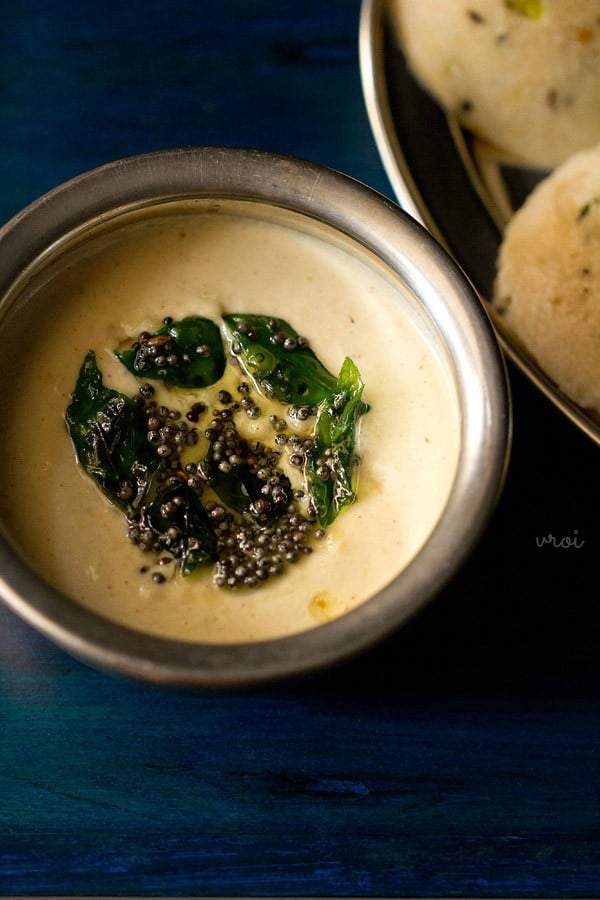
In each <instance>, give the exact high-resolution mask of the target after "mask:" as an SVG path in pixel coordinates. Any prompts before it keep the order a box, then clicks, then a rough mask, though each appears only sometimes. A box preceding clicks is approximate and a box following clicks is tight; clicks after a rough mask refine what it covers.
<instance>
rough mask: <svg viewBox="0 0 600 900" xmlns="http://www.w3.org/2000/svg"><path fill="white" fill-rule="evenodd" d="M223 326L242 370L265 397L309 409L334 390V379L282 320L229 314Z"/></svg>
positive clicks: (224, 319) (290, 327)
mask: <svg viewBox="0 0 600 900" xmlns="http://www.w3.org/2000/svg"><path fill="white" fill-rule="evenodd" d="M223 322H224V328H225V335H226V337H227V339H228V341H229V345H230V348H231V349H232V352H233V353H234V354H235V356H236V357H237V359H238V361H239V364H240V366H241V368H242V370H243V371H244V372H245V374H246V375H247V376H248V377H249V378H250V379H251V380H252V381H253V383H254V385H255V387H256V388H257V390H259V391H260V392H261V393H263V394H264V395H266V396H267V397H274V398H275V399H276V400H280V401H281V402H282V403H291V404H298V405H304V406H309V405H310V406H312V405H317V404H319V403H320V402H321V401H322V400H324V399H325V398H326V397H328V396H330V395H331V394H332V392H333V391H334V390H335V387H336V379H335V378H334V376H333V375H332V374H331V373H330V372H328V371H327V369H326V368H325V367H324V366H323V365H322V363H321V362H320V361H319V359H318V358H317V356H316V355H315V354H314V353H313V351H312V350H311V349H310V348H309V347H308V346H307V345H306V343H305V342H304V341H303V340H302V338H300V336H299V335H298V333H297V332H296V331H295V330H294V329H293V328H292V326H291V325H289V324H288V323H287V322H286V321H285V320H284V319H272V318H271V317H269V316H258V315H249V314H239V313H232V314H231V315H226V316H224V317H223Z"/></svg>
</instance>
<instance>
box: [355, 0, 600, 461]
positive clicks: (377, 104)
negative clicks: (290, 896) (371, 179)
mask: <svg viewBox="0 0 600 900" xmlns="http://www.w3.org/2000/svg"><path fill="white" fill-rule="evenodd" d="M388 19H389V0H362V2H361V8H360V18H359V68H360V78H361V85H362V92H363V99H364V102H365V106H366V110H367V116H368V119H369V123H370V126H371V131H372V133H373V137H374V139H375V145H376V147H377V150H378V153H379V156H380V159H381V162H382V164H383V167H384V170H385V173H386V175H387V177H388V180H389V182H390V184H391V187H392V190H393V192H394V194H395V196H396V199H397V201H398V203H399V204H400V206H401V207H402V209H403V210H404V211H405V212H407V213H408V214H409V215H411V216H412V217H413V218H414V219H416V221H417V222H419V223H420V224H421V225H423V226H424V227H425V228H426V229H427V230H428V231H429V232H430V234H431V235H432V236H433V237H434V238H435V239H436V240H437V241H438V242H439V243H440V244H441V245H442V247H443V248H444V249H445V250H446V251H447V252H448V253H450V255H451V256H452V255H453V254H452V252H451V250H450V247H449V246H448V242H447V240H446V239H445V236H444V234H443V233H442V231H441V230H440V228H439V227H438V224H437V222H436V221H435V219H434V217H433V216H432V214H431V213H430V211H429V209H428V208H427V205H426V203H425V201H424V200H423V198H422V196H421V192H420V190H419V187H418V185H417V184H416V182H415V181H414V179H413V177H412V174H411V172H410V169H409V166H408V164H407V161H406V158H405V156H404V152H403V150H402V146H401V142H400V140H399V138H398V135H397V133H396V130H395V126H394V121H393V115H392V111H391V108H390V103H389V98H388V92H387V84H386V78H385V66H384V52H383V50H384V37H385V34H386V28H387V26H388V24H389V23H388ZM446 121H447V124H448V129H449V131H453V130H456V129H457V128H458V126H457V125H456V122H455V120H454V119H453V118H452V117H451V116H448V115H446ZM461 156H462V154H461ZM486 210H487V213H488V215H490V218H492V217H491V214H490V211H489V209H488V208H487V204H486ZM492 221H493V218H492ZM496 224H497V223H496ZM455 261H456V260H455ZM457 264H458V263H457ZM462 271H463V272H464V274H465V276H466V277H467V278H468V279H469V281H470V283H471V285H472V286H473V288H474V290H475V293H476V294H477V296H478V298H479V300H480V302H481V305H482V306H483V308H484V309H485V311H486V313H487V315H488V317H489V318H490V321H491V322H492V325H493V327H494V330H495V332H496V336H497V338H498V341H499V343H500V346H501V348H502V351H503V352H504V353H505V354H506V356H507V357H508V358H509V359H510V361H511V362H512V363H513V364H514V365H515V366H516V367H517V368H518V370H519V371H520V372H521V373H522V374H523V375H524V376H525V377H526V378H527V379H528V380H529V381H530V382H531V383H532V384H533V385H534V386H535V387H536V388H537V389H538V390H539V391H540V392H541V393H542V394H543V395H544V396H545V397H546V398H547V399H548V400H549V401H550V402H551V403H552V404H553V405H554V406H555V407H556V408H557V409H558V410H559V411H560V412H561V413H562V414H563V415H565V416H566V417H567V418H568V419H569V420H570V421H571V422H572V423H573V424H574V425H575V426H577V427H578V428H579V430H580V431H582V432H583V433H584V434H585V435H587V437H589V438H590V439H591V440H593V441H594V442H595V443H596V444H599V445H600V422H596V421H595V420H594V419H593V418H592V416H591V415H589V414H588V413H586V412H585V410H583V409H582V408H581V407H580V406H578V405H577V404H576V403H575V402H574V401H573V400H571V399H570V397H568V396H567V395H566V394H564V393H563V392H562V391H561V390H560V389H559V388H558V386H557V385H556V384H555V383H554V382H553V381H552V380H551V379H550V378H549V377H548V375H546V373H545V372H543V371H542V370H541V369H540V367H539V366H538V365H537V363H536V362H535V361H534V360H533V358H531V357H530V355H529V354H528V353H527V352H526V351H525V350H524V349H522V348H521V347H520V346H518V345H517V344H516V342H515V340H514V339H513V338H512V337H511V336H510V335H509V334H508V333H507V332H506V330H505V329H504V328H503V327H502V322H501V320H500V317H499V316H498V315H497V313H496V312H495V310H494V309H493V307H492V304H491V303H490V301H489V300H487V299H486V298H485V297H484V295H483V293H482V292H481V290H480V289H479V287H478V286H477V284H474V283H473V280H472V279H471V278H470V277H469V273H468V272H465V271H464V267H462Z"/></svg>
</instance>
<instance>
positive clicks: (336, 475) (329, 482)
mask: <svg viewBox="0 0 600 900" xmlns="http://www.w3.org/2000/svg"><path fill="white" fill-rule="evenodd" d="M363 388H364V384H363V381H362V379H361V377H360V372H359V371H358V368H357V367H356V365H355V363H354V362H353V361H352V360H351V359H349V358H346V359H345V360H344V363H343V365H342V368H341V370H340V374H339V378H338V380H337V384H336V390H335V392H334V394H333V397H331V398H330V399H329V400H324V401H323V402H322V403H321V405H320V410H319V417H318V420H317V428H316V434H315V446H314V448H312V449H311V450H310V451H309V452H308V454H307V460H306V473H307V477H308V480H309V484H310V491H311V494H312V497H313V499H314V501H315V504H316V507H317V514H318V518H319V522H320V524H321V525H324V526H327V525H331V523H332V522H333V521H334V519H335V518H337V516H338V514H339V513H340V511H341V510H342V509H343V508H344V507H345V506H348V505H349V504H350V503H353V502H354V500H355V498H356V463H357V459H356V454H355V445H356V431H357V425H358V420H359V418H360V416H361V415H363V413H365V412H367V411H368V409H369V407H368V406H367V404H366V403H364V402H363V400H362V392H363Z"/></svg>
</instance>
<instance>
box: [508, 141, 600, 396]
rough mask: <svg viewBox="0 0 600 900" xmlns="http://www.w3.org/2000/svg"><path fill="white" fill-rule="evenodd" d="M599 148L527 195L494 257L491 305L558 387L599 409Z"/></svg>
mask: <svg viewBox="0 0 600 900" xmlns="http://www.w3.org/2000/svg"><path fill="white" fill-rule="evenodd" d="M599 248H600V146H597V147H595V148H593V149H590V150H584V151H581V152H579V153H577V154H575V155H574V156H573V157H571V159H569V160H568V161H567V162H565V163H563V164H562V165H561V166H559V167H558V168H557V169H555V170H554V172H553V173H552V174H551V175H548V176H547V177H546V178H545V179H544V180H543V181H542V182H540V184H539V185H538V186H537V188H536V189H535V190H534V191H533V192H532V193H531V194H530V195H529V197H528V198H527V200H526V201H525V203H524V204H523V206H522V207H521V208H520V209H519V210H518V211H517V212H516V213H515V215H514V216H513V218H512V219H511V221H510V222H509V224H508V226H507V228H506V231H505V235H504V239H503V242H502V245H501V247H500V252H499V257H498V272H497V278H496V285H495V304H496V307H497V309H498V311H499V313H500V314H501V315H502V316H503V320H504V321H505V322H506V327H507V330H508V332H509V333H511V334H513V335H514V336H515V337H516V338H517V339H518V340H519V341H520V342H521V343H522V344H523V345H524V346H525V348H526V349H527V350H528V351H529V352H530V353H531V355H532V356H533V357H534V358H535V359H536V360H537V362H538V363H539V365H540V367H541V368H542V369H543V370H544V371H545V372H546V373H547V374H548V375H549V376H550V378H551V379H552V380H553V381H555V382H556V384H557V385H558V387H559V388H560V389H561V390H562V391H563V392H564V393H565V394H567V395H568V396H569V397H571V399H573V400H574V401H575V402H576V403H578V404H579V405H580V406H581V407H583V408H584V409H589V410H595V411H596V412H597V413H599V412H600V254H599V253H598V249H599Z"/></svg>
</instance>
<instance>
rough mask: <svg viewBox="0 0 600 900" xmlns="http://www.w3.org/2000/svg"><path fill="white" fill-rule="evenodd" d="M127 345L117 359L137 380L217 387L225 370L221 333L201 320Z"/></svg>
mask: <svg viewBox="0 0 600 900" xmlns="http://www.w3.org/2000/svg"><path fill="white" fill-rule="evenodd" d="M127 344H128V346H127V348H124V349H118V350H116V351H115V356H116V357H117V359H119V360H120V361H121V362H122V363H123V365H124V366H125V367H126V368H127V369H129V371H130V372H132V373H133V374H134V375H137V376H138V378H151V379H158V380H160V381H163V382H164V383H165V384H169V385H174V386H175V387H183V388H199V387H208V385H211V384H214V383H215V382H216V381H218V380H219V378H220V377H221V375H222V374H223V372H224V370H225V353H224V350H223V342H222V340H221V332H220V331H219V328H218V326H217V325H215V323H214V322H212V321H211V320H210V319H205V318H203V317H202V316H190V317H188V318H186V319H181V320H180V321H179V322H171V323H169V324H167V325H164V326H163V327H162V328H159V329H158V331H155V332H154V334H146V333H142V334H141V335H139V336H138V337H137V338H135V339H132V340H129V341H127Z"/></svg>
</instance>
